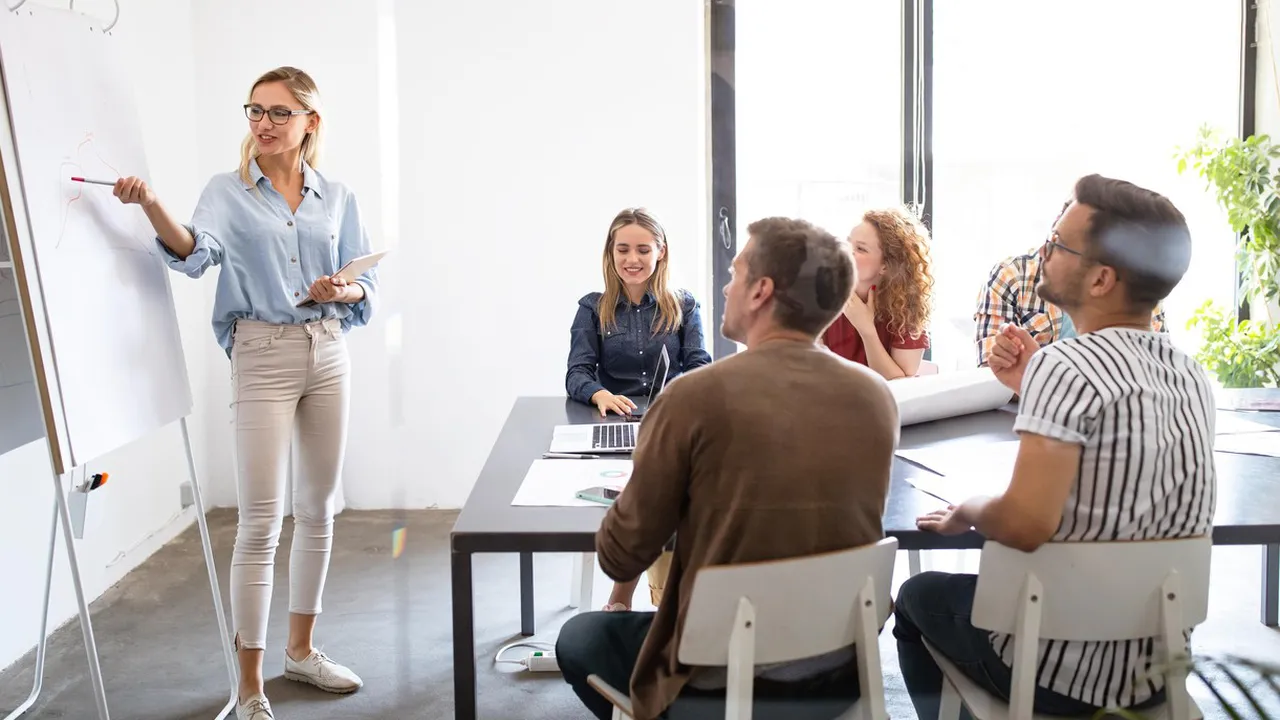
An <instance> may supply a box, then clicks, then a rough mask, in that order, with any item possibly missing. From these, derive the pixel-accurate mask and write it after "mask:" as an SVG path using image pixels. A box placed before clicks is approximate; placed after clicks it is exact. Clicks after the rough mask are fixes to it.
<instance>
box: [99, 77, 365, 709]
mask: <svg viewBox="0 0 1280 720" xmlns="http://www.w3.org/2000/svg"><path fill="white" fill-rule="evenodd" d="M319 99H320V98H319V94H318V92H317V90H316V85H315V83H314V82H313V81H312V79H311V77H310V76H308V75H307V74H306V73H305V72H302V71H301V70H298V69H295V68H290V67H281V68H277V69H275V70H272V71H270V72H268V73H266V74H265V75H263V76H262V77H260V78H258V80H257V81H256V82H255V83H254V84H253V87H252V88H251V90H250V97H249V102H248V104H246V105H245V106H244V110H245V115H246V116H247V117H248V119H249V134H248V136H247V137H246V138H245V140H244V143H243V145H242V147H241V153H240V169H239V172H228V173H224V174H221V175H217V176H215V177H214V178H213V179H212V180H210V181H209V184H208V185H207V186H206V187H205V189H204V192H203V194H202V195H201V196H200V201H199V203H198V204H197V206H196V210H195V214H194V216H193V217H192V220H191V224H190V225H185V226H184V225H182V224H180V223H178V222H177V221H175V220H174V219H173V217H172V216H171V215H169V213H168V212H166V211H165V209H164V207H163V206H162V205H161V204H160V202H159V200H158V199H157V197H156V195H155V193H154V192H153V191H152V190H151V189H150V188H148V187H147V186H146V184H144V183H143V182H142V181H141V180H139V179H138V178H136V177H130V178H123V179H121V180H119V181H118V182H117V183H116V185H115V195H116V197H118V198H119V199H120V201H121V202H125V203H137V204H139V205H141V206H142V208H143V210H144V211H145V212H146V215H147V218H148V219H149V220H150V221H151V224H152V225H153V226H154V227H155V230H156V233H157V235H158V236H159V238H158V239H159V242H160V245H161V247H162V248H163V249H164V251H165V256H166V261H167V262H168V264H169V266H170V267H171V268H173V269H174V270H178V271H180V272H184V273H186V274H187V275H189V276H191V277H193V278H198V277H200V276H201V275H202V274H204V272H205V270H208V269H209V268H210V267H213V266H214V265H221V266H222V270H221V273H220V274H219V276H218V286H217V295H216V299H215V303H214V311H213V329H214V333H215V334H216V335H217V338H218V342H219V344H220V345H221V346H222V347H223V348H224V349H225V350H226V351H227V355H228V356H229V357H230V358H231V377H232V386H233V398H232V401H233V407H234V411H235V427H236V456H237V464H238V467H237V493H238V498H239V510H240V513H239V525H238V528H237V531H236V545H235V553H234V555H233V556H232V560H231V617H232V621H233V623H234V625H235V627H234V630H235V632H236V635H235V642H236V650H237V653H238V657H239V661H240V697H239V703H238V705H237V707H236V717H237V718H239V720H272V719H273V718H274V715H273V714H272V712H271V706H270V705H269V704H268V702H267V698H266V696H265V695H264V694H263V678H262V663H263V654H264V651H265V647H266V636H267V610H268V607H269V606H270V603H271V590H272V587H271V580H272V568H273V565H274V563H275V549H276V545H277V543H278V541H279V537H280V528H281V524H282V523H283V514H284V505H285V502H286V500H287V498H286V497H285V468H286V467H287V466H288V459H289V451H290V439H291V437H292V435H293V432H294V428H295V425H296V428H297V431H298V438H299V442H300V447H299V452H298V454H297V458H298V465H297V477H296V479H295V488H294V495H293V498H292V501H293V518H294V535H293V547H292V550H291V552H290V557H289V641H288V645H287V647H286V648H285V657H284V674H285V677H286V678H288V679H290V680H296V681H299V682H305V683H311V684H313V685H316V686H318V687H320V688H322V689H324V690H328V691H330V692H337V693H346V692H353V691H355V690H356V689H358V688H359V687H360V686H361V684H362V682H361V680H360V678H359V677H358V676H357V675H356V674H355V673H354V672H352V671H351V670H349V669H348V668H346V667H343V666H342V665H339V664H338V663H336V662H334V661H333V660H331V659H329V658H328V657H327V656H326V655H325V654H324V653H322V652H319V651H318V650H316V649H315V647H314V645H313V644H312V630H313V629H314V627H315V620H316V615H317V614H319V612H320V606H321V602H320V596H321V594H322V591H323V589H324V581H325V573H326V571H327V569H328V567H329V554H330V549H331V546H332V543H333V507H334V495H335V492H336V490H337V485H338V477H339V475H340V474H341V470H342V458H343V451H344V448H345V445H346V436H347V407H348V403H349V399H350V380H349V362H348V358H347V346H346V341H345V338H344V333H345V331H346V330H348V329H349V328H351V327H352V326H359V325H365V324H366V323H368V322H369V318H370V315H371V314H372V311H373V300H374V298H375V291H376V289H377V283H376V275H375V274H374V272H373V271H372V270H370V271H369V272H367V273H365V274H364V275H362V276H361V277H360V278H359V279H357V280H356V282H354V283H350V284H347V283H345V282H343V281H342V279H341V278H331V275H333V274H334V273H336V272H337V270H338V268H340V267H341V266H342V265H343V264H344V263H346V262H347V261H349V260H351V259H353V258H356V257H359V256H361V255H367V254H369V252H370V244H369V237H368V234H367V233H366V232H365V229H364V226H363V225H362V224H361V222H360V212H359V209H358V208H357V206H356V199H355V196H354V195H353V194H352V193H351V191H350V190H348V189H347V188H346V187H344V186H343V185H341V184H339V183H336V182H334V181H332V180H329V179H327V178H325V177H324V176H322V175H321V174H320V173H319V172H317V171H316V169H315V165H316V158H317V156H318V153H319V150H320V135H321V130H322V129H323V119H322V116H321V113H320V106H319ZM308 296H309V297H311V298H312V299H314V300H315V301H316V302H315V303H314V304H311V305H309V306H307V307H301V308H300V307H297V305H298V303H299V302H300V301H303V300H306V299H307V297H308Z"/></svg>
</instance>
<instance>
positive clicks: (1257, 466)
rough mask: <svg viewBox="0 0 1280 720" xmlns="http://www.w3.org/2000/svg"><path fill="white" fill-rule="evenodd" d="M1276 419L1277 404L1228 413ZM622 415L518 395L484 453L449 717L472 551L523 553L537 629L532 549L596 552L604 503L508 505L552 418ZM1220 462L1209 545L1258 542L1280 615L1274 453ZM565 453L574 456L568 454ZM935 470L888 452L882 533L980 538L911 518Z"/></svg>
mask: <svg viewBox="0 0 1280 720" xmlns="http://www.w3.org/2000/svg"><path fill="white" fill-rule="evenodd" d="M1016 412H1017V410H1016V405H1008V406H1006V407H1004V408H1001V409H998V410H993V411H989V412H983V413H976V414H973V415H965V416H961V417H955V418H949V419H946V420H939V421H934V422H929V423H922V424H919V425H912V426H908V427H905V428H903V429H902V437H901V440H900V442H899V448H900V449H911V448H922V447H938V446H942V445H946V444H952V443H961V444H967V445H972V444H975V443H992V442H1001V441H1007V440H1014V439H1016V438H1017V435H1016V434H1015V433H1014V432H1013V420H1014V417H1015V414H1016ZM1232 414H1236V415H1240V416H1241V417H1243V418H1245V419H1248V420H1251V421H1253V422H1257V423H1262V424H1265V425H1269V426H1271V427H1276V428H1280V413H1275V412H1260V413H1232ZM602 421H605V422H624V421H623V420H621V419H620V418H618V417H617V416H614V415H610V416H609V418H607V419H604V420H602V419H601V417H600V413H599V412H598V411H597V410H596V409H595V408H593V407H589V406H586V405H583V404H581V403H578V402H575V401H573V400H569V399H566V398H564V397H521V398H519V399H517V400H516V402H515V404H514V405H513V406H512V408H511V412H510V414H509V415H508V416H507V421H506V423H505V425H503V428H502V431H501V433H500V434H499V436H498V439H497V441H496V442H495V443H494V446H493V449H492V450H491V451H490V453H489V458H488V460H487V461H486V462H485V464H484V467H483V469H482V470H481V471H480V476H479V477H478V478H477V479H476V483H475V486H474V487H473V488H472V490H471V494H470V496H469V497H468V498H467V502H466V504H465V505H464V506H463V509H462V513H461V514H460V515H459V516H458V519H457V521H456V522H455V524H454V526H453V533H452V536H451V549H452V553H451V574H452V584H453V588H452V591H453V689H454V703H455V705H454V717H455V718H459V719H463V718H465V719H466V720H473V719H474V718H475V717H476V654H475V627H474V615H473V613H474V597H473V590H474V588H473V584H472V576H471V556H472V555H474V554H476V553H519V554H520V631H521V634H523V635H525V636H529V635H532V634H533V632H534V622H533V553H537V552H555V553H584V552H595V533H596V530H598V529H599V527H600V521H601V519H602V518H603V517H604V513H605V508H603V507H600V508H596V507H541V506H539V507H530V506H513V505H512V504H511V501H512V499H513V498H514V497H515V495H516V492H517V491H518V490H519V489H520V485H521V484H522V482H523V480H524V477H525V473H526V472H527V471H528V469H529V466H530V464H531V463H532V462H533V461H534V460H536V459H538V458H540V457H541V456H542V453H544V452H546V451H547V449H548V447H549V446H550V443H551V434H552V429H553V428H554V426H556V425H564V424H577V423H594V422H602ZM1214 457H1215V461H1216V464H1217V471H1218V489H1217V492H1218V499H1217V510H1216V513H1215V516H1214V523H1213V542H1214V544H1215V545H1262V546H1263V547H1264V552H1263V568H1262V574H1263V582H1262V598H1261V600H1262V605H1261V607H1262V613H1261V615H1262V622H1263V623H1264V624H1266V625H1269V626H1276V625H1277V624H1280V458H1273V457H1264V456H1259V455H1241V454H1231V453H1222V452H1218V453H1214ZM565 462H573V461H571V460H566V461H565ZM932 475H933V474H932V473H931V472H930V471H929V470H926V469H924V468H922V467H920V466H917V465H914V464H912V463H909V462H907V461H905V460H903V459H901V458H897V457H895V458H894V463H893V472H892V479H891V481H890V486H889V497H888V500H887V503H886V507H885V514H884V530H885V534H886V535H889V536H891V537H896V538H897V539H898V547H899V549H901V550H943V549H975V548H981V547H982V544H983V542H984V539H983V537H982V536H981V535H979V534H977V533H976V532H972V531H970V532H968V533H965V534H963V535H955V536H949V537H948V536H941V535H937V534H934V533H926V532H921V531H920V530H918V529H917V528H916V524H915V520H916V518H917V517H918V516H920V515H923V514H925V513H927V512H930V511H933V510H936V509H938V508H939V507H942V506H943V505H944V503H943V501H941V500H939V499H938V498H937V497H934V496H933V495H929V494H926V493H924V492H922V491H920V490H917V489H916V488H915V487H914V486H912V485H911V484H910V482H908V478H912V477H916V476H924V477H928V476H932Z"/></svg>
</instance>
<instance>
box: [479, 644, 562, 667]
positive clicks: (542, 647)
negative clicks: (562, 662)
mask: <svg viewBox="0 0 1280 720" xmlns="http://www.w3.org/2000/svg"><path fill="white" fill-rule="evenodd" d="M518 647H527V648H534V649H537V650H555V649H556V645H555V643H549V642H544V641H540V640H521V641H519V642H513V643H510V644H509V645H504V646H503V647H502V649H500V650H498V652H497V654H495V655H494V656H493V663H494V664H495V665H500V664H502V663H507V664H509V665H519V666H521V667H525V668H527V667H529V661H528V659H527V658H524V659H520V660H503V659H502V653H504V652H506V651H508V650H511V649H512V648H518Z"/></svg>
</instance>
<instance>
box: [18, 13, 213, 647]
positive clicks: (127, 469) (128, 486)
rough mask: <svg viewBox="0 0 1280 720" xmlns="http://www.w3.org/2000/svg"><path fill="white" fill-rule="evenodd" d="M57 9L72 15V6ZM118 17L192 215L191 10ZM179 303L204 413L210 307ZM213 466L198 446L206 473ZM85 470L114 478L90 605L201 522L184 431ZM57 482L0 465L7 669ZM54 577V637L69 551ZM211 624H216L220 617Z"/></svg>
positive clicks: (30, 636)
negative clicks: (187, 487)
mask: <svg viewBox="0 0 1280 720" xmlns="http://www.w3.org/2000/svg"><path fill="white" fill-rule="evenodd" d="M32 1H33V2H35V1H36V0H32ZM45 4H50V5H59V3H53V2H46V3H45ZM60 5H61V6H63V7H65V3H61V4H60ZM121 5H122V6H123V7H122V9H121V18H120V23H119V25H118V26H117V27H116V28H115V30H114V31H113V35H114V36H115V37H116V38H117V40H118V42H119V45H120V46H121V48H122V49H123V52H124V53H125V57H126V58H127V59H128V60H129V64H130V65H131V66H133V67H138V68H142V71H140V72H139V83H138V84H137V89H136V93H137V97H136V100H137V105H138V110H139V114H140V116H141V117H140V123H141V125H142V129H143V132H144V135H145V140H146V150H147V159H148V165H149V169H150V172H151V176H152V178H153V181H154V183H155V184H156V185H157V186H159V187H162V188H164V192H165V196H166V200H167V202H169V203H170V204H172V205H174V206H176V207H179V208H181V207H190V206H191V205H192V204H193V203H194V201H195V198H196V194H197V193H198V192H199V185H198V183H197V182H196V181H195V180H194V178H192V177H191V169H190V166H191V160H190V158H191V151H192V132H191V129H190V128H191V125H192V124H193V123H194V117H195V116H194V114H193V112H192V111H193V109H194V101H193V98H194V95H195V93H194V88H193V86H192V84H191V81H190V80H191V73H192V68H193V64H194V58H193V55H192V51H191V47H190V44H191V43H190V26H191V18H190V2H189V0H124V1H123V2H122V3H121ZM76 8H77V10H80V11H82V12H85V13H87V14H90V15H94V16H98V17H102V18H104V20H105V19H108V18H110V17H111V13H112V12H113V9H112V3H111V2H110V0H96V1H95V0H80V2H77V3H76ZM175 294H176V300H177V305H178V311H179V320H180V322H181V325H182V331H183V341H184V347H185V350H186V353H187V361H188V367H189V370H190V373H191V377H192V382H193V392H194V395H195V400H196V407H197V408H200V407H201V406H203V405H204V404H206V402H207V394H208V393H207V388H206V387H205V382H204V380H203V378H205V377H206V376H207V370H206V365H207V363H208V360H207V358H208V357H210V349H209V348H210V346H211V345H212V341H210V340H206V336H207V335H209V330H208V328H209V325H208V311H209V308H208V301H207V298H206V295H205V293H203V292H202V291H200V290H199V289H197V288H191V287H184V286H183V285H182V284H181V283H178V284H177V286H176V287H175ZM204 428H205V420H204V418H203V417H201V416H200V415H199V414H198V411H197V415H196V416H195V417H194V418H193V419H192V421H191V430H192V432H193V433H195V434H197V436H198V435H199V434H201V433H203V432H204ZM205 454H207V453H206V452H205V451H204V449H203V447H201V446H200V444H198V455H197V456H198V458H200V460H201V461H203V455H205ZM89 469H90V471H91V472H97V471H106V472H108V473H110V475H111V480H110V481H109V483H108V484H107V486H106V487H104V488H102V489H100V490H98V491H96V492H94V493H93V495H92V496H91V497H92V498H93V500H94V504H93V507H92V508H91V509H92V512H91V514H90V520H89V522H90V525H89V528H88V531H87V532H86V541H85V542H80V543H78V548H77V552H78V555H79V560H80V568H81V575H82V578H83V580H84V587H85V592H86V594H87V596H88V597H89V598H90V599H92V598H96V597H97V596H98V595H100V594H101V593H102V592H103V591H104V590H106V589H107V588H108V587H110V586H111V585H112V584H113V583H115V582H116V581H118V580H119V579H120V578H121V577H123V576H124V575H125V573H127V572H128V571H129V570H131V569H133V568H134V567H136V566H137V565H138V564H139V563H140V562H142V561H143V560H145V559H146V558H147V557H148V556H149V555H150V554H151V553H152V552H154V551H155V550H156V549H157V548H159V547H160V546H161V545H162V544H164V543H165V542H167V541H168V540H169V539H170V538H172V537H173V536H174V535H175V534H176V533H178V532H180V531H181V530H182V529H183V528H185V527H187V526H188V525H189V524H190V523H191V522H192V520H193V518H194V515H192V514H191V513H190V512H186V513H183V512H181V505H180V497H179V485H180V484H181V483H182V482H183V481H184V480H185V479H186V477H187V467H186V456H185V454H184V453H183V447H182V437H181V434H180V432H179V430H178V427H177V426H176V425H175V426H172V427H168V428H165V429H163V430H161V431H159V432H157V433H155V434H154V435H152V436H151V437H148V438H144V439H143V440H140V441H138V442H136V443H133V444H132V445H130V446H128V447H125V448H122V449H120V450H119V451H117V452H113V453H111V454H109V455H107V456H105V457H103V458H101V459H100V460H99V461H97V462H94V463H92V464H91V465H90V466H89ZM51 473H52V469H51V466H50V464H49V454H48V450H47V447H46V445H45V443H44V441H40V442H36V443H32V444H29V445H27V446H25V447H22V448H19V449H18V450H15V451H13V452H10V453H8V454H5V455H0V481H2V482H3V486H4V492H5V499H4V502H3V503H0V548H4V551H3V552H0V577H3V578H5V581H6V583H7V584H8V585H9V586H10V587H13V588H17V589H18V590H16V591H14V592H10V593H7V596H6V599H5V618H4V622H2V623H0V667H3V666H6V665H8V664H9V663H11V662H12V661H14V660H16V659H18V657H20V656H21V655H22V654H23V653H25V652H26V651H27V650H29V649H30V648H31V647H32V646H33V645H34V644H35V642H36V639H37V638H36V633H37V628H38V627H39V617H40V615H39V612H40V601H41V592H42V590H43V585H42V583H43V581H44V557H45V555H44V553H45V549H46V547H47V543H48V537H49V520H50V517H51V513H52V504H53V485H52V480H51ZM59 543H61V540H59ZM56 568H57V575H56V576H55V581H54V582H55V585H54V598H53V610H52V614H51V618H50V619H51V624H52V625H53V626H56V625H57V624H59V623H60V622H62V621H64V620H68V619H71V618H72V617H73V616H74V615H75V596H74V594H73V592H72V587H71V584H70V575H69V573H68V571H67V562H66V556H65V553H63V552H62V551H59V554H58V559H57V561H56ZM209 612H210V613H212V612H213V609H212V606H210V610H209Z"/></svg>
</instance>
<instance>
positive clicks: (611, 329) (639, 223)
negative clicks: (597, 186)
mask: <svg viewBox="0 0 1280 720" xmlns="http://www.w3.org/2000/svg"><path fill="white" fill-rule="evenodd" d="M667 253H668V247H667V236H666V233H665V232H664V231H663V230H662V226H661V225H659V224H658V221H657V220H655V219H654V217H653V216H652V215H650V214H649V212H648V211H647V210H645V209H643V208H631V209H627V210H623V211H622V212H620V213H618V216H617V217H615V218H614V219H613V223H612V224H611V225H609V236H608V237H607V238H606V239H605V243H604V259H603V266H604V292H603V293H598V292H593V293H589V294H587V295H585V296H583V298H582V299H581V300H579V301H578V314H577V316H576V317H574V319H573V327H572V329H570V331H569V371H568V373H567V374H566V375H565V390H566V391H568V393H569V397H571V398H573V399H574V400H577V401H578V402H581V403H585V404H588V405H595V406H596V407H598V408H600V415H601V416H602V417H603V416H604V415H605V414H607V413H608V412H609V411H610V410H612V411H614V412H616V413H618V414H619V415H627V414H630V412H631V410H633V409H635V407H636V404H635V402H633V401H632V400H631V397H645V396H648V394H649V389H650V387H651V386H652V383H653V381H654V377H653V372H654V368H655V367H656V366H657V363H658V355H659V352H660V351H661V349H662V346H663V345H666V346H667V354H668V356H669V357H670V358H671V369H670V371H669V373H668V375H667V381H668V382H670V381H671V380H672V379H674V378H675V377H676V376H678V375H680V374H681V373H684V372H688V371H690V370H693V369H694V368H698V367H702V366H703V365H706V364H708V363H710V362H711V356H710V355H708V354H707V351H706V349H705V347H704V346H703V337H702V316H701V313H700V312H699V305H698V301H697V300H695V299H694V297H693V295H692V294H691V293H689V292H688V291H686V290H672V289H670V288H669V287H668V284H669V282H670V270H669V268H670V263H669V262H668V255H667Z"/></svg>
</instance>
